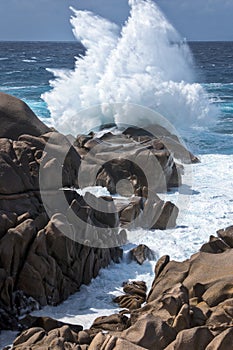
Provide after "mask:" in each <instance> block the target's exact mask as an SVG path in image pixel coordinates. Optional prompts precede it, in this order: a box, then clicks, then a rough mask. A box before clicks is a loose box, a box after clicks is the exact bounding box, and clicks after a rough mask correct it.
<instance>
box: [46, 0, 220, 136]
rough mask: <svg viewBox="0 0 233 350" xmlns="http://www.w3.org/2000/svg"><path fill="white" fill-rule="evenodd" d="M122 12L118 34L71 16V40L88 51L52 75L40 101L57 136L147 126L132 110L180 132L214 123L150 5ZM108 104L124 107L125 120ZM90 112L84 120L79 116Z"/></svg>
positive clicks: (109, 26) (180, 48) (183, 55)
mask: <svg viewBox="0 0 233 350" xmlns="http://www.w3.org/2000/svg"><path fill="white" fill-rule="evenodd" d="M129 5H130V8H131V10H130V14H129V18H128V20H127V21H126V23H125V24H124V25H123V26H122V28H119V27H118V26H117V25H115V24H113V23H111V22H110V21H108V20H106V19H104V18H101V17H99V16H96V15H94V14H93V13H91V12H88V11H78V10H75V9H74V8H71V9H72V11H73V16H72V17H71V24H72V26H73V33H74V35H75V37H76V38H77V40H78V41H81V42H82V44H83V45H84V46H85V47H86V49H87V50H86V53H85V56H83V57H77V58H76V65H75V69H74V70H72V71H64V70H56V71H53V73H54V75H55V77H56V78H55V79H54V80H53V81H51V82H50V83H51V86H52V88H53V89H52V90H51V91H49V92H47V93H45V94H43V96H42V97H43V98H44V100H45V101H46V102H47V104H48V108H49V110H50V113H51V117H52V124H54V126H55V127H56V128H57V129H58V130H59V131H61V132H64V133H71V134H74V135H75V134H77V133H80V132H87V131H88V130H90V129H92V128H94V127H96V126H99V125H102V124H106V123H116V124H119V123H122V122H123V123H128V124H131V125H138V126H141V125H142V124H143V125H145V122H146V123H147V124H151V123H153V122H154V120H153V117H152V118H151V117H148V120H145V118H143V116H142V117H141V120H140V118H136V117H135V115H134V113H131V112H130V111H131V109H130V104H131V103H133V104H137V105H141V106H145V107H148V108H150V109H152V110H154V111H156V112H159V113H161V114H162V115H163V116H164V117H166V118H167V119H168V120H169V121H170V122H171V123H172V124H173V125H174V126H175V127H178V128H182V129H185V128H187V127H190V126H203V125H208V124H209V123H210V121H211V120H212V119H214V115H215V111H214V108H213V107H212V106H211V103H210V102H209V100H208V96H207V93H206V91H205V90H204V88H203V87H202V86H201V85H200V84H197V83H195V74H194V71H193V69H192V66H193V62H192V55H191V53H190V50H189V47H188V45H187V43H186V42H185V41H184V40H182V39H181V37H180V35H179V34H178V33H177V31H176V30H175V29H174V27H173V26H172V24H171V23H169V21H168V20H167V19H166V17H165V16H164V14H163V13H162V12H161V11H160V9H159V8H158V6H157V5H156V4H155V3H154V2H152V1H150V0H133V1H132V0H130V1H129ZM115 103H123V104H124V106H125V108H124V111H125V113H122V108H121V109H120V110H117V108H111V106H112V105H114V104H115ZM97 105H99V106H100V107H99V108H97V109H95V112H93V111H94V110H93V109H92V112H90V114H89V113H88V112H87V114H85V117H84V115H83V113H80V111H83V110H85V109H88V108H90V107H93V106H97ZM150 115H151V114H150Z"/></svg>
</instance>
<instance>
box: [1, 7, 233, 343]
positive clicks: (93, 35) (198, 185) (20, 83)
mask: <svg viewBox="0 0 233 350" xmlns="http://www.w3.org/2000/svg"><path fill="white" fill-rule="evenodd" d="M135 6H136V5H135ZM147 11H148V13H147ZM153 11H154V13H153ZM151 12H152V13H153V16H150V13H151ZM80 14H82V21H83V22H82V21H81V24H80V21H79V22H78V21H77V18H79V17H80ZM145 16H147V20H148V21H149V23H150V21H152V22H151V25H150V28H149V29H148V28H144V30H142V28H141V27H140V26H139V24H140V20H141V23H144V22H145ZM156 16H157V17H156ZM79 19H80V18H79ZM155 19H157V22H156V23H157V25H155V26H154V27H153V23H154V22H153V21H155ZM90 21H91V23H92V24H93V27H94V29H95V30H93V31H92V32H91V31H90V30H89V29H88V25H89V23H90ZM71 23H72V25H73V28H74V33H75V35H76V37H77V39H80V40H81V41H82V43H83V44H84V45H85V46H86V48H87V51H85V49H84V46H83V45H82V44H81V43H80V42H79V41H78V40H77V41H74V42H1V43H0V72H1V74H0V91H2V92H5V93H9V94H12V95H14V96H16V97H18V98H21V99H22V100H24V101H25V102H26V103H28V105H29V106H30V107H31V108H32V110H33V111H34V112H35V113H36V115H37V116H38V117H39V118H40V119H41V120H43V121H44V122H45V123H46V124H48V125H55V126H56V127H57V128H58V130H61V131H63V132H71V133H73V134H74V135H75V134H78V133H81V132H84V131H87V130H88V129H90V128H91V127H92V126H94V125H97V124H101V122H106V121H110V122H112V121H114V122H116V123H117V122H118V121H119V122H121V119H120V116H119V115H118V116H114V115H110V116H109V114H108V113H107V112H105V111H104V109H102V115H101V117H99V116H94V117H93V120H94V118H96V119H95V121H94V123H92V120H91V118H92V116H90V120H88V121H87V120H82V118H81V117H80V110H82V109H86V108H88V107H90V106H92V105H96V104H102V103H104V101H106V100H109V101H111V103H115V102H118V101H120V102H122V101H125V100H126V99H127V101H128V102H132V103H134V102H135V103H137V104H140V105H144V106H147V107H149V108H152V109H156V110H158V111H159V112H160V113H161V114H163V115H165V117H166V118H168V120H169V122H170V123H171V124H173V125H174V126H175V128H176V129H177V130H178V132H179V133H180V135H182V138H183V140H184V141H185V143H186V145H187V147H188V148H189V149H190V150H191V151H192V152H194V153H195V154H196V155H197V156H198V157H199V158H200V160H201V163H199V164H195V165H193V166H192V183H191V189H192V192H191V195H189V197H188V198H184V200H183V201H182V202H183V204H185V205H184V208H183V210H182V215H180V217H179V218H178V223H177V227H176V228H175V229H171V230H167V231H159V230H154V231H145V230H142V229H135V231H134V232H133V233H132V236H134V234H135V237H137V240H136V241H137V242H134V241H133V239H132V241H131V243H130V244H129V245H127V246H125V247H124V258H123V261H122V263H121V264H120V265H114V264H112V265H110V266H109V267H108V268H106V269H104V270H102V271H101V273H100V275H99V276H98V277H97V278H96V279H95V280H93V282H92V283H91V284H90V285H89V286H82V287H81V290H80V292H78V293H76V294H75V295H73V296H71V297H70V298H69V299H68V300H67V301H65V302H64V303H63V304H62V305H60V306H58V307H55V308H54V307H49V306H47V307H45V308H43V309H42V310H40V311H38V312H36V313H35V314H36V315H46V316H52V317H55V318H57V319H59V320H63V321H67V322H70V323H77V324H82V325H83V326H84V327H89V326H90V325H91V323H92V321H93V320H94V319H95V318H96V317H98V316H101V315H109V314H112V313H114V312H117V311H118V309H117V307H116V305H115V304H114V303H113V302H112V298H113V296H116V295H119V294H120V293H121V291H122V288H121V285H122V282H124V281H125V280H128V279H131V280H134V279H139V280H144V281H146V282H147V284H148V286H150V284H151V283H152V280H153V277H154V273H153V268H154V264H155V261H150V262H149V261H147V262H146V263H145V264H144V265H142V266H139V265H137V264H136V263H134V262H131V263H129V261H128V255H127V254H128V251H129V249H130V248H131V247H132V246H133V245H134V243H144V244H147V245H148V246H149V247H150V248H152V249H153V250H154V252H155V255H156V260H157V259H158V258H159V257H161V256H162V255H164V254H169V255H170V256H171V259H175V260H179V261H181V260H184V259H187V258H189V256H190V255H191V254H193V253H195V252H196V251H197V250H198V249H199V248H200V247H201V245H202V244H203V243H204V242H206V241H207V240H208V238H209V236H210V235H215V234H216V230H217V229H220V228H223V227H226V226H229V225H231V224H233V42H188V43H187V42H185V41H182V40H180V37H179V35H178V33H177V32H176V31H175V29H174V28H173V27H172V26H171V25H170V24H169V22H168V21H167V20H166V19H165V17H163V15H162V14H161V12H159V10H158V9H157V8H156V7H154V8H152V9H151V8H148V9H146V8H145V9H144V10H143V11H141V9H140V8H137V7H135V8H133V9H132V12H131V17H130V18H129V20H128V22H127V24H126V25H125V27H124V28H123V30H122V31H121V34H119V31H120V30H119V28H118V27H117V26H115V25H114V24H111V23H110V22H108V21H106V20H103V19H100V18H96V17H93V15H91V14H90V13H85V12H83V11H76V10H74V16H73V17H72V20H71ZM158 23H159V24H160V25H158ZM161 23H162V24H163V26H162V25H161ZM164 24H165V26H164ZM138 27H139V28H138ZM161 28H166V30H165V32H164V31H162V30H161ZM139 29H140V30H139ZM134 32H136V34H135V35H136V36H135V38H134V39H135V40H130V33H134ZM119 35H120V36H119ZM97 38H98V40H97ZM152 51H153V52H152ZM151 52H152V53H151ZM157 56H158V57H157ZM145 61H146V63H145ZM130 122H131V123H132V118H131V119H130ZM133 122H134V123H135V124H137V120H133ZM70 125H72V128H73V129H69V127H70ZM104 193H105V192H104ZM100 194H101V191H100ZM180 196H181V194H180V193H179V192H175V191H174V192H170V193H168V194H167V195H166V196H165V197H166V199H169V200H171V201H173V202H176V201H178V197H180ZM0 337H2V338H1V340H2V343H4V342H5V343H6V342H7V341H8V342H9V339H10V335H9V333H4V336H3V335H1V336H0Z"/></svg>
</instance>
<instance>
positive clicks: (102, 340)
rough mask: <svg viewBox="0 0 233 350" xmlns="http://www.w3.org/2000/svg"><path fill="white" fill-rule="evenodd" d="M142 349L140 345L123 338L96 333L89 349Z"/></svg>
mask: <svg viewBox="0 0 233 350" xmlns="http://www.w3.org/2000/svg"><path fill="white" fill-rule="evenodd" d="M110 349H111V350H123V349H124V350H143V349H145V348H142V347H141V346H138V345H135V344H132V343H130V342H128V341H127V340H125V339H121V338H117V337H114V336H111V335H107V336H104V335H103V334H102V333H98V334H97V335H96V336H95V338H94V339H93V341H92V343H91V345H90V347H89V350H110Z"/></svg>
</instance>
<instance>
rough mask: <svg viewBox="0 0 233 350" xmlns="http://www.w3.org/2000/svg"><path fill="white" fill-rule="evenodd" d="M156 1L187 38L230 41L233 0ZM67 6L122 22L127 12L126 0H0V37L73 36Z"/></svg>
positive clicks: (2, 38) (54, 37)
mask: <svg viewBox="0 0 233 350" xmlns="http://www.w3.org/2000/svg"><path fill="white" fill-rule="evenodd" d="M157 3H158V5H159V6H160V8H161V9H162V10H163V12H164V13H165V14H166V15H167V17H168V18H169V20H170V21H171V22H172V23H173V25H174V26H175V27H176V29H177V30H178V31H179V32H180V33H181V35H182V36H183V37H186V38H187V39H188V40H232V41H233V21H232V16H233V0H158V1H157ZM69 6H73V7H75V8H78V9H87V10H92V11H94V12H95V13H98V14H100V15H102V16H104V17H107V18H109V19H111V20H113V21H115V22H116V23H123V22H124V21H125V20H126V18H127V16H128V12H129V7H128V1H127V0H0V40H73V35H72V30H71V26H70V23H69V17H70V15H71V12H70V10H69Z"/></svg>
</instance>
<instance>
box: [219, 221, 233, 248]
mask: <svg viewBox="0 0 233 350" xmlns="http://www.w3.org/2000/svg"><path fill="white" fill-rule="evenodd" d="M217 234H218V236H219V237H220V238H221V239H222V240H223V241H224V242H225V243H226V244H227V245H228V246H230V247H231V248H233V226H229V227H227V228H225V229H222V230H218V231H217Z"/></svg>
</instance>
